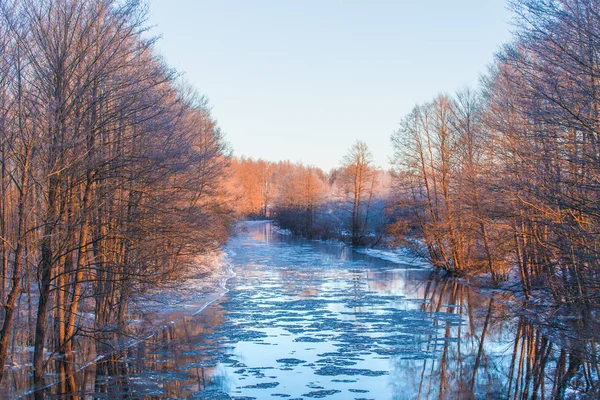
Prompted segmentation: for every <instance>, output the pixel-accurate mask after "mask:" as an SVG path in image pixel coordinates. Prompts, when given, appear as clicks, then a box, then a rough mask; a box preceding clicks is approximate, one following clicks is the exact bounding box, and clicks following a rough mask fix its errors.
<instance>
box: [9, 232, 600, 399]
mask: <svg viewBox="0 0 600 400" xmlns="http://www.w3.org/2000/svg"><path fill="white" fill-rule="evenodd" d="M228 252H229V254H230V258H231V262H232V263H233V264H234V266H235V270H236V273H237V276H236V277H235V278H232V279H231V280H230V281H229V282H228V287H229V288H230V292H229V293H228V294H227V295H225V296H224V297H223V298H222V299H221V300H219V301H218V302H216V303H214V304H212V305H211V306H209V307H208V308H206V309H205V310H204V311H203V312H202V313H201V314H199V315H196V316H190V317H186V318H184V319H182V320H180V321H178V322H176V323H174V324H171V325H170V326H169V327H168V328H167V329H164V330H162V331H161V332H159V333H158V334H157V335H155V336H153V337H152V338H151V339H149V340H147V341H145V342H143V343H141V344H139V345H137V346H135V347H132V348H130V349H128V350H126V351H124V352H121V353H118V354H112V355H111V357H109V358H107V359H105V360H103V361H102V362H100V363H97V364H94V365H91V366H90V367H89V368H86V369H84V370H83V371H80V372H73V370H70V369H69V368H68V364H67V365H65V366H61V365H60V363H59V364H57V366H56V370H57V371H59V372H58V373H59V375H60V379H59V380H60V384H58V385H55V386H52V387H51V388H49V389H47V390H46V391H45V392H44V393H43V395H44V396H51V397H55V398H98V399H105V398H106V399H108V398H151V399H162V398H189V397H194V398H205V399H228V398H240V399H241V398H259V399H260V398H277V397H279V398H321V397H327V398H331V399H336V398H337V399H353V398H373V399H419V398H420V399H430V398H439V399H472V398H506V399H521V398H523V399H526V398H564V397H567V396H568V395H570V394H573V393H575V392H576V391H581V392H584V391H588V392H589V395H590V396H591V398H593V396H594V393H593V390H592V389H591V387H592V383H593V382H596V381H597V377H598V364H597V363H596V362H594V360H595V352H596V350H597V342H594V341H590V340H588V341H585V342H576V341H572V340H571V341H569V343H568V346H567V344H566V343H562V341H561V340H560V337H553V336H552V334H553V331H551V330H550V329H549V327H544V329H538V328H536V327H535V326H534V325H532V324H530V323H528V321H527V320H526V319H525V318H524V317H518V316H515V315H514V314H513V313H511V312H509V311H508V309H507V307H505V306H503V304H504V303H506V302H507V299H506V298H504V297H503V296H502V295H500V294H498V293H495V294H494V296H493V297H491V296H489V295H483V294H480V293H478V292H477V291H476V290H473V289H472V288H471V287H469V286H466V285H463V284H460V283H459V282H457V281H454V280H448V279H443V278H441V277H439V276H438V275H437V274H434V273H432V272H431V271H429V270H423V269H415V268H410V267H411V265H410V262H408V261H407V263H405V264H395V263H392V262H389V261H385V260H381V259H375V258H372V257H369V256H368V255H365V254H362V253H358V252H355V251H352V249H350V248H348V247H345V246H341V245H338V244H328V243H322V242H309V241H305V240H300V239H294V238H291V237H288V236H281V235H278V234H276V233H273V232H272V231H271V229H270V227H269V226H268V225H267V224H250V225H249V226H248V227H247V230H246V232H244V233H242V234H240V236H239V237H237V238H235V239H234V240H232V241H231V243H230V245H229V246H228ZM550 337H553V339H554V340H551V339H550ZM111 340H114V338H113V339H111ZM108 341H110V340H108ZM574 343H579V344H577V345H575V344H574ZM89 351H93V349H89ZM100 351H103V350H100ZM17 391H20V392H21V393H22V392H23V387H22V386H21V387H20V388H15V391H13V393H15V392H17Z"/></svg>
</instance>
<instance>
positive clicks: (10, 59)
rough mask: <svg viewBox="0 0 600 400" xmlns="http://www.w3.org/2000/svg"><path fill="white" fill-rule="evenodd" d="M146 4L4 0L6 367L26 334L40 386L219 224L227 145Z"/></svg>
mask: <svg viewBox="0 0 600 400" xmlns="http://www.w3.org/2000/svg"><path fill="white" fill-rule="evenodd" d="M145 16H146V7H145V6H144V5H143V3H142V2H140V1H137V0H124V1H117V0H3V1H0V54H1V57H0V240H1V241H0V263H1V266H0V269H1V271H0V304H1V310H0V323H1V325H0V379H1V377H2V374H3V372H4V371H5V369H4V365H5V362H6V360H7V357H8V356H9V353H10V351H11V349H12V350H14V349H15V348H16V346H33V378H34V381H35V383H36V385H38V386H39V385H42V384H43V378H44V372H45V370H46V366H47V365H48V363H49V362H50V361H51V360H53V359H55V360H57V362H58V363H59V364H60V365H61V366H60V368H68V367H69V359H70V358H69V357H70V354H71V353H72V352H73V346H74V342H75V339H76V338H77V337H80V336H90V335H94V336H95V337H96V338H98V340H100V341H104V342H107V341H110V338H111V337H112V336H111V335H113V334H115V333H116V332H119V331H121V332H122V331H123V330H125V329H126V321H127V315H128V304H129V302H130V299H131V297H132V295H133V294H134V293H136V292H138V291H141V290H144V288H146V287H148V286H150V285H155V284H156V283H157V282H161V281H164V280H168V279H173V278H175V277H176V276H177V274H178V273H179V271H181V270H182V269H185V267H186V266H192V265H193V264H194V260H195V257H196V256H198V255H199V254H202V253H205V252H207V251H210V250H211V249H215V248H218V247H219V246H220V245H222V244H223V243H224V241H225V240H226V239H227V238H228V235H229V230H230V225H231V222H232V219H233V214H232V213H231V211H232V210H231V207H230V202H229V201H228V197H227V196H228V195H227V192H226V190H225V189H226V188H225V185H224V184H223V182H224V181H225V178H226V173H227V165H228V160H229V153H230V152H229V149H228V148H227V145H226V143H225V142H224V140H223V135H222V134H221V132H220V130H219V129H218V127H217V126H216V123H215V121H214V120H213V119H212V118H211V115H210V112H209V109H208V107H207V105H206V100H205V99H204V98H203V97H202V96H200V95H199V94H197V93H195V92H194V91H193V90H192V89H190V88H189V87H187V86H186V85H185V84H183V83H181V80H180V79H179V77H178V74H177V73H176V71H174V70H173V69H171V68H170V67H169V66H168V65H166V64H165V62H164V61H163V60H162V59H161V58H160V57H159V56H158V55H157V53H156V51H155V50H154V48H153V43H154V39H152V38H150V37H149V36H150V35H149V34H148V33H147V25H146V22H145V21H146V20H145V18H146V17H145ZM25 302H27V303H28V304H29V305H30V307H31V305H32V304H33V308H34V311H33V315H31V316H27V315H26V313H27V309H26V307H24V306H23V304H24V303H25ZM25 304H26V303H25ZM16 329H18V330H19V336H18V340H16V339H15V338H16V337H17V336H16V333H15V330H16Z"/></svg>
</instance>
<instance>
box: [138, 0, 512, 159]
mask: <svg viewBox="0 0 600 400" xmlns="http://www.w3.org/2000/svg"><path fill="white" fill-rule="evenodd" d="M510 18H511V15H510V13H509V11H507V9H506V6H505V0H421V1H418V0H387V1H384V0H371V1H369V0H347V1H341V0H337V1H334V0H297V1H291V0H290V1H287V0H270V1H267V0H237V1H234V0H210V1H209V0H150V23H151V24H153V25H156V26H155V28H154V29H153V30H152V33H153V34H155V35H161V36H162V39H161V40H160V41H159V42H158V44H157V48H158V50H159V52H160V53H161V54H162V55H163V56H164V57H165V59H166V60H167V62H168V63H169V64H170V65H172V66H174V67H175V68H177V69H178V70H179V71H181V72H184V73H185V79H186V80H187V81H188V82H189V83H191V84H192V85H193V86H194V87H196V88H197V89H198V90H199V91H200V92H201V93H203V94H205V95H206V96H207V97H208V98H209V100H210V104H211V106H212V110H213V116H214V117H215V118H216V119H217V120H218V123H219V125H220V126H221V128H222V129H223V130H224V132H225V133H226V139H227V141H228V142H229V143H230V144H231V145H232V146H233V149H234V151H235V154H237V155H245V156H249V157H254V158H259V157H261V158H263V159H267V160H272V161H277V160H284V159H288V160H291V161H301V162H304V163H306V164H312V165H316V166H319V167H322V168H324V169H326V170H328V169H330V168H332V167H334V166H337V165H338V164H339V162H340V160H341V158H342V157H343V155H344V153H345V152H346V151H347V149H348V148H349V147H350V146H351V145H352V144H353V143H354V142H355V141H356V140H363V141H365V142H366V143H367V145H368V146H369V148H370V149H371V151H372V153H373V155H374V158H375V161H376V163H377V164H378V165H379V166H381V167H388V166H389V164H388V158H389V156H391V154H392V150H391V148H390V139H389V138H390V135H391V134H392V132H393V131H394V130H395V129H396V128H397V126H398V122H399V121H400V119H401V118H402V117H403V116H404V115H405V114H407V113H408V112H410V110H411V109H412V107H413V106H414V105H415V104H417V103H421V102H424V101H428V100H430V99H432V98H433V97H434V96H435V95H437V94H438V93H440V92H445V93H454V92H455V91H456V90H459V89H461V88H462V87H464V86H466V85H469V86H476V85H477V82H478V79H479V76H480V75H481V74H482V73H484V72H485V70H486V67H487V66H488V65H489V64H490V63H491V62H492V61H493V55H494V53H495V52H496V51H497V50H498V49H499V47H500V45H502V44H503V43H504V42H506V41H508V40H510V37H511V36H510V29H511V27H510V24H509V22H510Z"/></svg>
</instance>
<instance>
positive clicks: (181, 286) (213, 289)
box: [131, 251, 232, 317]
mask: <svg viewBox="0 0 600 400" xmlns="http://www.w3.org/2000/svg"><path fill="white" fill-rule="evenodd" d="M231 275H232V269H231V266H230V265H229V261H228V259H227V256H226V254H225V253H224V252H222V251H219V252H215V253H212V254H209V255H205V256H202V257H199V258H198V259H197V261H196V266H195V267H194V268H191V269H190V270H189V271H187V272H186V273H184V274H183V276H181V277H180V278H179V279H177V280H175V281H173V282H168V283H164V284H161V285H160V286H158V287H155V288H152V289H150V290H148V291H147V292H145V293H142V294H139V295H137V296H136V297H135V298H134V299H133V302H132V303H133V305H132V306H131V310H132V313H133V314H138V313H140V314H152V315H153V317H155V316H156V314H168V313H170V312H173V311H177V310H181V309H187V310H189V309H190V308H192V309H194V308H199V307H202V306H203V305H204V303H205V302H206V300H207V299H209V298H211V297H212V296H213V295H214V294H215V293H218V292H222V291H223V290H225V287H224V285H225V281H226V280H227V279H228V278H229V277H231Z"/></svg>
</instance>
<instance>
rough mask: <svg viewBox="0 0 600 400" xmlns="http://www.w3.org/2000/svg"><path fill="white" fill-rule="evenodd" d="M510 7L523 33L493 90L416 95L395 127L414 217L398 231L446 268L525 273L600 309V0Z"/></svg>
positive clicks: (403, 193)
mask: <svg viewBox="0 0 600 400" xmlns="http://www.w3.org/2000/svg"><path fill="white" fill-rule="evenodd" d="M510 6H511V9H512V10H513V11H514V13H515V15H516V27H517V32H516V35H515V39H514V41H513V42H512V43H510V44H507V45H505V46H504V47H503V49H502V50H501V51H500V52H499V54H498V55H497V57H496V61H495V63H494V64H493V65H492V66H491V67H490V70H489V72H488V73H487V74H486V75H485V76H484V77H483V78H482V84H481V90H478V91H473V90H463V91H461V92H460V93H458V94H457V95H455V96H447V95H440V96H437V97H436V98H435V99H433V100H432V101H431V102H428V103H425V104H421V105H418V106H416V107H415V108H414V109H413V110H412V112H411V113H409V114H408V115H406V116H405V117H404V118H403V119H402V121H401V123H400V127H399V129H398V130H397V131H396V132H395V133H394V135H393V136H392V143H393V148H394V151H395V156H394V161H395V171H396V173H395V182H394V188H395V190H394V198H395V207H396V209H398V210H404V211H406V213H405V215H408V216H409V218H408V219H406V218H405V219H397V221H396V222H395V223H394V224H393V226H392V227H391V230H392V231H393V232H395V233H396V234H397V235H398V236H401V237H404V238H406V239H407V240H408V241H409V242H411V237H412V238H413V240H412V243H413V244H414V245H415V247H418V248H419V249H420V250H421V251H422V253H423V254H424V255H426V256H427V257H428V258H429V260H430V261H431V262H432V263H433V264H434V265H435V266H437V267H439V268H441V269H443V270H446V271H448V272H451V273H473V272H484V273H487V274H489V276H490V277H491V278H492V279H493V280H494V281H500V280H503V279H507V278H509V277H511V276H514V277H515V278H517V279H518V280H519V281H520V283H521V287H522V290H523V292H524V295H525V296H526V297H527V298H532V297H533V292H534V291H536V290H544V291H547V293H548V296H549V298H548V300H550V299H551V301H552V303H553V304H557V305H560V306H565V307H567V308H568V309H570V310H573V309H575V308H576V309H577V310H578V311H577V312H580V313H581V314H582V315H584V316H589V313H590V312H591V309H592V307H597V306H598V304H599V299H600V297H599V296H600V290H599V283H600V276H599V272H600V265H599V260H600V257H599V253H598V252H599V250H600V236H599V235H598V232H599V231H600V225H599V222H600V219H599V218H598V217H599V204H600V198H599V195H600V181H599V180H598V177H599V176H600V175H599V173H600V146H599V143H600V142H599V138H600V136H599V135H600V125H599V121H600V119H599V118H600V114H599V111H600V107H599V105H600V97H599V96H600V80H599V77H600V64H599V62H598V61H599V59H600V40H599V38H600V2H598V1H596V0H515V1H512V2H510ZM415 232H417V233H418V235H417V236H418V239H417V240H414V237H415V235H414V233H415ZM538 297H539V296H538ZM583 320H587V319H583Z"/></svg>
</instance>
